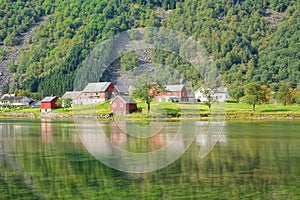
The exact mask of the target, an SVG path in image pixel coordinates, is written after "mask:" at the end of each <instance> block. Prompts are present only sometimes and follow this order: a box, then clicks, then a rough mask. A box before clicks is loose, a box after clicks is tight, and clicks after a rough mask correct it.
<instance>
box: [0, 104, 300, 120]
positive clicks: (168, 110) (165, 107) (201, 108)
mask: <svg viewBox="0 0 300 200" xmlns="http://www.w3.org/2000/svg"><path fill="white" fill-rule="evenodd" d="M217 106H220V105H219V104H215V105H212V108H214V107H217ZM221 107H222V110H221V111H220V110H219V111H217V112H215V111H214V109H212V112H209V109H208V106H207V105H204V104H178V103H157V102H153V103H152V104H151V110H152V113H153V114H155V113H161V112H163V113H164V115H163V117H161V116H162V115H159V116H154V117H155V118H160V117H161V118H166V119H168V120H181V119H183V118H186V117H188V118H189V119H194V120H199V119H200V120H202V119H203V120H207V119H211V118H212V116H216V115H224V114H225V115H226V116H225V119H226V120H246V119H265V120H266V119H289V120H291V119H295V120H299V119H300V106H298V105H287V106H282V105H274V104H265V105H258V106H256V111H255V112H253V111H252V106H251V105H247V104H243V103H239V104H236V103H226V104H224V105H222V106H221ZM138 108H139V110H140V112H136V113H132V114H130V115H126V118H129V119H133V120H138V119H140V120H149V119H150V116H149V114H148V113H147V111H146V104H145V103H138ZM95 114H96V115H97V116H99V119H103V120H107V119H106V118H107V117H106V116H108V115H109V114H110V110H109V102H106V103H104V104H99V105H96V106H95ZM182 114H184V117H182V116H181V115H182ZM42 117H50V118H73V110H72V108H60V109H56V110H53V111H52V112H51V113H48V114H46V115H44V114H42V115H41V113H40V111H39V109H38V108H34V109H17V110H0V118H42ZM152 117H153V115H152Z"/></svg>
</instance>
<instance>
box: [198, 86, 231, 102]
mask: <svg viewBox="0 0 300 200" xmlns="http://www.w3.org/2000/svg"><path fill="white" fill-rule="evenodd" d="M209 96H210V98H211V100H210V101H212V102H225V101H227V100H228V98H229V95H228V89H227V88H226V87H218V88H215V89H210V88H199V89H198V90H196V91H195V99H196V101H198V102H208V97H209Z"/></svg>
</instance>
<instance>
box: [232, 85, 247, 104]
mask: <svg viewBox="0 0 300 200" xmlns="http://www.w3.org/2000/svg"><path fill="white" fill-rule="evenodd" d="M229 96H230V97H232V98H233V99H234V100H236V102H237V103H239V102H240V98H242V97H243V96H244V88H243V87H242V86H235V87H232V88H231V89H230V90H229Z"/></svg>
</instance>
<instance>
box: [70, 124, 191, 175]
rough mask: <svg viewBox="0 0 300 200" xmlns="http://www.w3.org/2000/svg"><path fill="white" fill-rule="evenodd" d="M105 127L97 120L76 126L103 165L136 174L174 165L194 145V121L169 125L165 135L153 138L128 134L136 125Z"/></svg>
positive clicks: (156, 135) (86, 146) (163, 131)
mask: <svg viewBox="0 0 300 200" xmlns="http://www.w3.org/2000/svg"><path fill="white" fill-rule="evenodd" d="M103 125H104V124H103V123H99V122H98V121H96V120H85V121H78V122H77V123H76V127H77V130H78V132H79V137H80V140H81V142H82V143H83V145H84V146H85V148H86V149H87V150H88V151H89V152H90V153H91V154H92V155H93V156H94V157H95V158H96V159H98V160H100V161H101V162H102V163H104V164H106V165H108V166H109V167H112V168H115V169H118V170H120V171H126V172H135V173H143V172H149V171H154V170H157V169H160V168H162V167H165V166H167V165H169V164H171V163H172V162H174V161H175V160H177V159H178V158H179V157H180V156H181V155H182V154H183V153H184V152H185V151H186V149H187V148H188V147H189V146H190V145H191V143H192V142H193V140H194V135H195V123H194V122H186V123H171V122H170V123H166V124H165V126H164V128H163V129H162V130H161V132H159V133H158V134H157V133H156V134H155V135H152V134H151V133H150V135H151V137H149V138H136V137H133V136H130V135H128V134H127V133H124V132H123V131H124V129H125V128H127V130H128V127H127V126H132V123H124V124H122V127H123V129H120V128H119V124H116V123H114V122H111V123H109V124H106V127H105V126H103ZM124 134H126V136H125V135H124ZM109 138H110V139H113V140H112V141H111V140H109ZM116 139H118V140H117V141H116ZM167 139H169V140H167ZM120 140H121V141H120ZM116 144H117V145H116ZM118 144H122V146H120V145H118ZM121 147H122V148H121Z"/></svg>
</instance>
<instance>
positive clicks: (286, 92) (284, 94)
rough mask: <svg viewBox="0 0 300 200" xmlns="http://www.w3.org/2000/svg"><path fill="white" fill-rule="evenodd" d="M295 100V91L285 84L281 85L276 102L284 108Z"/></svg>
mask: <svg viewBox="0 0 300 200" xmlns="http://www.w3.org/2000/svg"><path fill="white" fill-rule="evenodd" d="M295 100H296V89H293V88H290V87H289V86H288V84H287V83H281V84H280V86H279V89H278V92H277V101H279V102H281V103H282V105H284V106H286V105H287V104H289V103H293V102H295Z"/></svg>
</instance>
